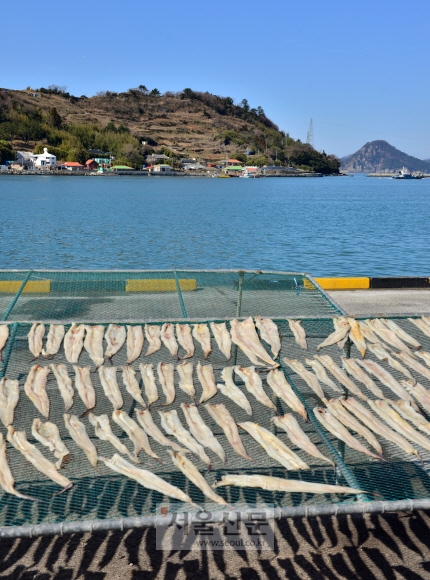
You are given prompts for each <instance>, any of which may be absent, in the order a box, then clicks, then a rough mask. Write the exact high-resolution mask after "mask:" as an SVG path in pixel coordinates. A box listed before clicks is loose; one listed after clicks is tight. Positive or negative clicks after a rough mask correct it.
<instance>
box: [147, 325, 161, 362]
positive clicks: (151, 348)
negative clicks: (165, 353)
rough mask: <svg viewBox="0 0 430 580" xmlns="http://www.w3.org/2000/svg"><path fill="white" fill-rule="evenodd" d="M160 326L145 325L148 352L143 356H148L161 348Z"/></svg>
mask: <svg viewBox="0 0 430 580" xmlns="http://www.w3.org/2000/svg"><path fill="white" fill-rule="evenodd" d="M160 336H161V326H158V325H156V324H153V325H151V324H145V337H146V340H147V341H148V342H149V345H148V350H147V351H146V354H145V356H149V355H151V354H154V352H157V351H158V350H160V348H161V338H160Z"/></svg>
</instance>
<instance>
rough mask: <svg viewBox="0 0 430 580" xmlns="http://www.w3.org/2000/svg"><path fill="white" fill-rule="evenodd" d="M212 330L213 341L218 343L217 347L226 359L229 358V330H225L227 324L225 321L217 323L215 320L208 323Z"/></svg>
mask: <svg viewBox="0 0 430 580" xmlns="http://www.w3.org/2000/svg"><path fill="white" fill-rule="evenodd" d="M209 326H210V327H211V330H212V334H213V335H214V338H215V341H216V343H217V345H218V348H219V349H220V351H221V352H222V354H223V355H224V356H225V358H226V359H227V360H230V358H231V336H230V333H229V331H228V330H227V325H226V323H225V322H220V323H219V324H217V323H216V322H211V323H210V324H209Z"/></svg>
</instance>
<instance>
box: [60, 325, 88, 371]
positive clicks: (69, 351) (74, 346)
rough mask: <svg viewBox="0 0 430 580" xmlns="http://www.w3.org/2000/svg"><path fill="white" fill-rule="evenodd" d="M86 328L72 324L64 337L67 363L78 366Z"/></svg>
mask: <svg viewBox="0 0 430 580" xmlns="http://www.w3.org/2000/svg"><path fill="white" fill-rule="evenodd" d="M84 336H85V326H84V325H83V324H76V322H73V323H72V326H71V327H70V328H69V330H68V331H67V332H66V335H65V336H64V354H65V355H66V359H67V362H69V363H70V364H74V365H75V364H77V363H78V360H79V357H80V355H81V352H82V349H83V347H84Z"/></svg>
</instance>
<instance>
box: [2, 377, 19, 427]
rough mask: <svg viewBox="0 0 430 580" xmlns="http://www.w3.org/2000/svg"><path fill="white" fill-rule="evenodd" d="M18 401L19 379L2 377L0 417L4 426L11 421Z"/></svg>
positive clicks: (10, 423) (7, 425)
mask: <svg viewBox="0 0 430 580" xmlns="http://www.w3.org/2000/svg"><path fill="white" fill-rule="evenodd" d="M18 401H19V381H17V380H14V379H7V378H6V377H3V378H2V380H1V381H0V419H1V422H2V423H3V425H4V426H5V427H9V425H12V423H13V415H14V412H15V408H16V406H17V404H18Z"/></svg>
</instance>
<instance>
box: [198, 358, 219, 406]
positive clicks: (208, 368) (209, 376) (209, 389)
mask: <svg viewBox="0 0 430 580" xmlns="http://www.w3.org/2000/svg"><path fill="white" fill-rule="evenodd" d="M197 378H198V379H199V381H200V384H201V386H202V389H203V392H202V396H201V397H200V401H199V402H200V403H204V402H205V401H207V400H208V399H211V398H212V397H214V396H215V395H216V394H217V392H218V389H217V386H216V382H215V375H214V370H213V367H212V365H202V364H201V363H200V361H199V362H198V363H197Z"/></svg>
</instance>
